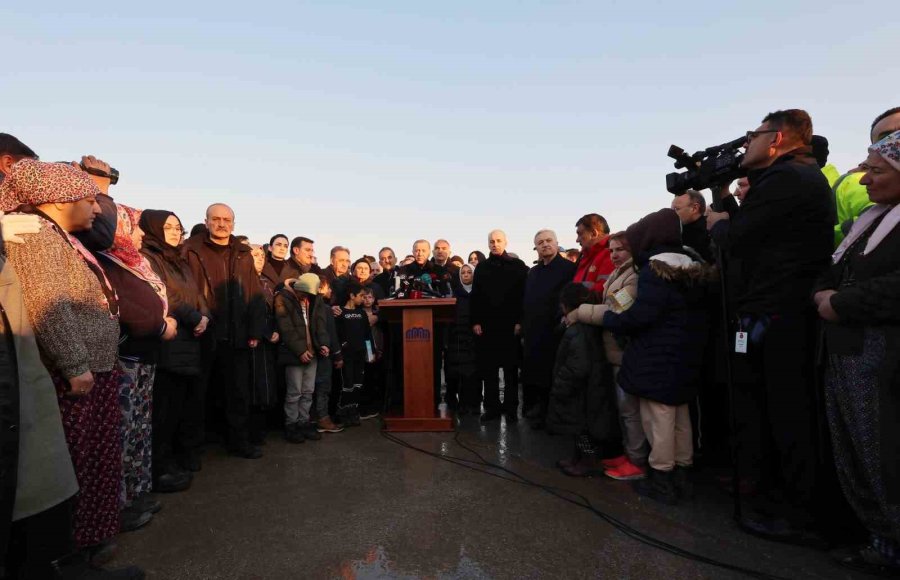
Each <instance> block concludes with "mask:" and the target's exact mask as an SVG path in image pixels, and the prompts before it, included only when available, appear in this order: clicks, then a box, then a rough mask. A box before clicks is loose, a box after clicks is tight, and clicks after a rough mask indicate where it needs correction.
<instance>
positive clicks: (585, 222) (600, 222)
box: [575, 213, 609, 234]
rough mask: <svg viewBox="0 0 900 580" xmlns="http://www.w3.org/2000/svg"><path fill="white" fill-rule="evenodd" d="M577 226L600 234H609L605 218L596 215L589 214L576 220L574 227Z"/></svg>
mask: <svg viewBox="0 0 900 580" xmlns="http://www.w3.org/2000/svg"><path fill="white" fill-rule="evenodd" d="M578 226H581V227H584V228H588V229H591V230H594V231H597V232H600V233H601V234H608V233H609V224H608V223H607V222H606V218H604V217H603V216H602V215H600V214H598V213H589V214H585V215H583V216H581V217H580V218H578V221H577V222H575V227H576V228H577V227H578Z"/></svg>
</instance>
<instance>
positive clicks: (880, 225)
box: [814, 131, 900, 574]
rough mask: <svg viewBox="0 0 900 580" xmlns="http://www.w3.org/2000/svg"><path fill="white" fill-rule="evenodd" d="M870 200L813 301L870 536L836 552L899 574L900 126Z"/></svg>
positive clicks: (856, 501) (830, 389)
mask: <svg viewBox="0 0 900 580" xmlns="http://www.w3.org/2000/svg"><path fill="white" fill-rule="evenodd" d="M861 167H862V168H863V169H864V170H865V175H864V176H863V177H862V179H861V180H860V183H861V184H862V185H865V186H866V189H867V190H868V193H869V199H871V201H872V202H874V203H875V205H874V206H872V207H871V208H870V209H869V210H867V211H866V212H865V213H863V214H862V216H860V218H859V219H858V220H857V221H856V223H855V224H854V225H853V229H851V230H850V234H849V235H848V236H847V238H846V239H844V241H843V242H842V243H841V245H840V246H838V249H837V251H835V253H834V255H833V265H832V267H831V269H830V270H829V271H828V273H827V274H826V275H825V276H823V278H822V279H821V280H820V281H819V284H818V285H817V288H818V289H819V291H818V292H816V294H815V297H814V300H815V303H816V306H817V307H818V310H819V315H820V316H821V317H822V318H823V319H824V320H825V321H826V323H825V343H826V348H827V352H828V368H827V372H826V381H825V403H826V411H827V415H828V424H829V427H830V430H831V437H832V446H833V450H834V459H835V464H836V466H837V473H838V478H839V480H840V483H841V487H842V489H843V490H844V494H845V495H846V497H847V500H848V501H849V503H850V505H851V506H852V507H853V509H854V511H855V512H856V515H857V516H859V518H860V520H861V521H862V523H863V524H864V525H865V526H866V528H867V529H868V530H869V532H870V534H871V542H870V543H869V544H868V545H867V546H862V547H859V548H855V549H852V550H847V551H842V552H840V553H837V554H835V555H836V557H837V559H838V561H839V562H840V563H841V564H843V565H845V566H848V567H851V568H855V569H860V570H863V571H867V572H880V573H888V574H890V573H893V574H898V573H900V358H898V357H897V353H898V352H900V131H897V132H895V133H892V134H890V135H888V136H887V137H885V138H883V139H882V140H881V141H878V142H877V143H875V144H873V145H872V146H871V147H869V155H868V158H867V159H866V161H865V162H864V163H863V164H862V166H861Z"/></svg>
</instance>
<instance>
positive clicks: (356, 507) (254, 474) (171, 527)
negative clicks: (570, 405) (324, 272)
mask: <svg viewBox="0 0 900 580" xmlns="http://www.w3.org/2000/svg"><path fill="white" fill-rule="evenodd" d="M458 432H459V438H460V440H461V441H462V442H463V443H464V444H465V445H467V446H468V447H471V448H472V449H473V450H475V451H477V452H478V453H479V454H481V455H483V456H484V457H485V459H487V460H488V461H491V462H496V463H500V464H502V465H504V466H505V467H507V468H509V469H512V470H514V471H516V472H517V473H521V474H522V475H524V476H526V477H528V478H529V479H531V480H534V481H537V482H539V483H541V484H543V485H549V486H558V487H563V488H566V489H570V490H573V491H577V492H578V493H580V494H582V495H584V496H586V497H588V498H589V499H590V501H591V502H592V503H593V504H594V505H595V506H596V507H597V508H598V509H601V510H603V511H604V512H606V513H608V514H610V515H612V516H614V517H616V518H618V519H619V520H622V521H625V522H627V523H628V524H629V525H631V526H634V527H635V528H637V529H639V530H641V531H643V532H647V533H650V534H652V535H654V536H656V537H658V538H660V539H663V540H665V541H667V542H670V543H672V544H675V545H677V546H679V547H681V548H684V549H687V550H692V551H695V552H697V553H700V554H704V555H706V556H712V557H717V558H721V559H725V560H728V561H729V562H731V563H734V564H738V565H741V566H745V567H751V568H754V569H759V570H763V571H765V572H768V573H770V574H777V575H779V576H782V577H786V578H792V579H793V578H851V577H852V576H850V575H847V574H846V573H844V572H843V571H842V570H839V569H837V568H835V567H833V566H832V565H831V564H830V563H829V562H828V558H827V556H826V555H825V554H823V553H820V552H815V551H812V550H808V549H805V548H797V547H791V546H782V545H778V544H772V543H768V542H765V541H762V540H758V539H756V538H753V537H749V536H746V535H744V534H742V533H740V532H738V531H737V530H736V529H735V527H734V526H733V524H732V523H731V520H730V515H731V506H730V501H731V500H730V498H729V497H728V496H727V495H726V494H725V493H724V492H721V491H719V490H718V489H715V488H712V487H710V489H703V490H701V493H700V494H699V498H698V499H697V500H696V501H694V502H691V503H685V504H683V505H679V506H676V507H666V506H661V505H659V504H656V503H655V502H653V501H650V500H645V499H642V498H639V497H638V496H637V495H636V494H635V493H634V492H633V491H632V489H631V487H630V486H629V485H628V484H627V483H625V482H617V481H613V480H609V479H604V478H596V479H572V478H567V477H565V476H563V475H561V474H560V473H559V471H558V470H557V469H556V468H555V467H554V463H555V461H556V460H557V459H559V458H561V457H563V456H566V455H568V454H569V452H570V451H571V448H570V445H571V442H570V441H569V440H568V439H566V438H559V437H550V436H548V435H546V434H545V433H543V432H534V431H532V430H530V429H529V428H528V426H527V425H526V423H525V421H520V422H519V423H516V424H507V423H506V420H505V419H502V420H500V421H496V422H493V423H491V424H489V425H481V424H480V423H479V421H478V418H477V417H474V416H468V417H465V418H463V420H462V421H461V423H460V426H459V429H458ZM400 439H402V441H405V442H407V443H409V444H411V445H414V446H417V447H420V448H422V449H425V450H428V451H430V452H432V453H437V454H441V455H444V456H448V457H457V458H463V459H469V460H475V459H476V457H475V456H474V455H473V454H472V453H471V452H469V451H467V450H465V449H463V448H462V447H460V445H459V444H458V443H457V442H456V441H455V440H454V434H452V433H422V434H408V435H401V436H400ZM265 452H266V456H265V457H264V458H262V459H260V460H257V461H248V460H240V459H234V458H230V457H227V456H226V455H225V454H224V452H223V451H222V450H221V449H218V448H213V449H210V450H209V451H208V452H207V454H206V457H205V460H204V466H203V471H201V472H200V473H198V474H197V477H196V478H195V481H194V485H193V487H192V489H191V490H189V491H188V492H186V493H181V494H173V495H169V496H164V497H162V498H161V499H162V501H163V503H164V506H165V507H164V509H163V511H162V512H160V513H159V514H157V516H156V517H155V518H154V520H153V522H151V523H150V524H149V525H148V526H147V527H146V528H144V529H142V530H139V531H137V532H133V533H130V534H126V535H123V536H121V537H120V539H119V545H120V550H119V554H118V556H117V558H116V561H115V562H114V563H115V564H125V563H134V564H138V565H140V566H142V567H144V568H145V569H146V570H147V572H148V577H149V578H165V579H173V580H177V579H192V580H193V579H206V578H210V579H212V578H216V579H218V578H223V579H270V578H271V579H290V578H302V579H306V578H348V579H349V578H355V579H360V580H368V579H397V580H399V579H408V578H435V579H456V578H459V579H463V578H497V579H504V578H514V579H520V578H659V577H667V578H678V579H679V580H680V579H682V578H715V579H719V578H740V577H743V576H740V575H738V574H736V573H734V572H728V571H724V570H722V569H719V568H714V567H712V566H709V565H706V564H701V563H697V562H694V561H691V560H687V559H684V558H681V557H678V556H675V555H672V554H670V553H667V552H663V551H660V550H658V549H655V548H652V547H649V546H647V545H645V544H642V543H639V542H637V541H635V540H633V539H631V538H629V537H627V536H626V535H624V534H623V533H621V532H619V531H617V530H615V529H614V528H612V527H611V526H610V525H608V524H607V523H605V522H604V521H602V520H601V519H600V518H598V517H597V516H596V515H594V514H592V513H590V512H588V511H586V510H583V509H580V508H577V507H575V506H572V505H570V504H567V503H565V502H563V501H561V500H559V499H557V498H554V497H552V496H550V495H549V494H547V493H546V492H544V491H541V490H540V489H537V488H533V487H528V486H524V485H520V484H515V483H510V482H507V481H503V480H500V479H498V478H496V477H489V476H487V475H485V474H482V473H478V472H476V471H473V470H472V469H468V468H465V467H461V466H459V465H454V464H451V463H449V462H448V461H441V460H439V459H435V458H434V457H429V456H427V455H425V454H423V453H420V452H417V451H416V450H414V449H410V448H406V447H402V446H400V445H398V444H396V443H393V442H391V441H389V440H388V439H386V438H384V437H382V436H381V435H380V433H379V425H378V422H377V421H366V422H364V423H363V425H362V426H361V427H359V428H355V429H350V430H347V431H345V432H344V433H340V434H336V435H332V436H328V437H325V438H324V439H323V440H322V441H319V442H307V443H304V444H302V445H290V444H288V443H286V442H284V441H283V440H282V439H281V437H280V436H279V434H275V433H273V434H272V435H271V436H270V437H269V440H268V445H267V446H266V447H265ZM469 465H471V464H469Z"/></svg>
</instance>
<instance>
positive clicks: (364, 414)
mask: <svg viewBox="0 0 900 580" xmlns="http://www.w3.org/2000/svg"><path fill="white" fill-rule="evenodd" d="M377 416H378V411H376V410H374V409H367V410H365V411H361V412H360V414H359V418H360V419H361V420H363V421H365V420H366V419H374V418H375V417H377Z"/></svg>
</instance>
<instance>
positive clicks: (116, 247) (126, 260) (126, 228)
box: [103, 203, 169, 313]
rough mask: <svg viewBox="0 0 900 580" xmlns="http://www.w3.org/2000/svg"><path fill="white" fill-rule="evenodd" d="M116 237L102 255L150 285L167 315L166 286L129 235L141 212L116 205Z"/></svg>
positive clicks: (135, 225)
mask: <svg viewBox="0 0 900 580" xmlns="http://www.w3.org/2000/svg"><path fill="white" fill-rule="evenodd" d="M116 214H117V218H118V219H117V221H116V237H115V239H114V240H113V245H112V247H111V248H110V249H108V250H106V251H105V252H103V255H104V256H106V257H107V258H109V259H110V260H112V261H113V262H115V263H116V264H118V265H120V266H122V267H123V268H125V269H126V270H128V271H129V272H131V273H132V274H134V275H135V276H137V277H138V278H140V279H141V280H143V281H145V282H147V283H148V284H150V286H151V287H152V288H153V290H154V291H155V292H156V294H157V296H159V299H160V300H161V301H162V303H163V308H164V309H165V311H166V313H168V308H169V301H168V298H167V297H166V285H165V284H164V283H163V281H162V280H161V279H160V277H159V276H158V275H157V274H156V272H155V271H154V270H153V268H151V267H150V262H148V261H147V258H145V257H144V256H143V255H142V254H141V253H140V252H139V251H138V249H137V247H135V245H134V242H133V241H132V240H131V235H132V234H133V233H134V230H135V228H137V227H138V222H139V221H140V219H141V210H139V209H135V208H133V207H128V206H127V205H122V204H121V203H117V204H116Z"/></svg>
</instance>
